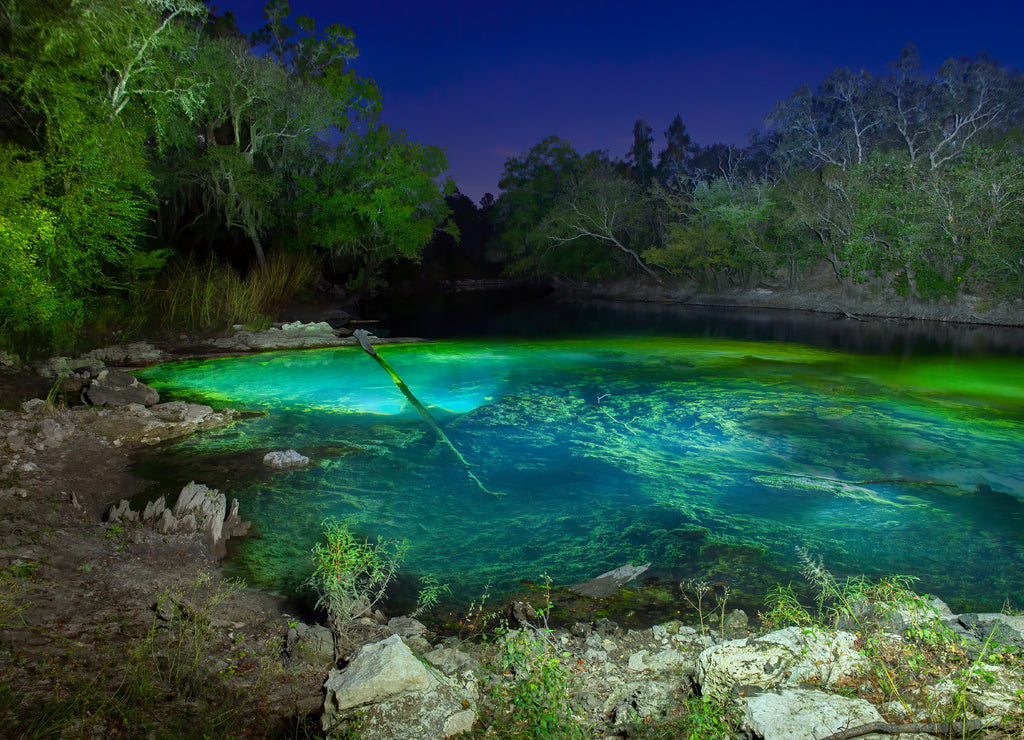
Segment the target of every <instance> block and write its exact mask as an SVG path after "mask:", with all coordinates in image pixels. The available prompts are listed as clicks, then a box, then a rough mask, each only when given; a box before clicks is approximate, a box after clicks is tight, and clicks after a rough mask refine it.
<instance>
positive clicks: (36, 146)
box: [0, 0, 448, 342]
mask: <svg viewBox="0 0 1024 740" xmlns="http://www.w3.org/2000/svg"><path fill="white" fill-rule="evenodd" d="M263 20H264V25H263V26H262V27H261V28H260V29H258V30H257V31H256V32H254V33H253V34H252V35H251V36H250V37H246V36H245V35H243V34H242V33H240V32H239V31H238V29H237V28H236V26H235V23H234V19H233V18H232V17H231V16H230V14H227V15H225V16H216V15H215V14H214V13H213V11H211V10H210V9H209V8H207V6H205V5H203V4H202V3H199V2H197V1H196V0H117V2H114V0H78V1H76V2H74V3H58V2H54V1H53V0H32V1H31V2H29V1H28V0H9V1H8V2H6V3H5V4H4V6H3V9H2V10H0V96H2V98H0V181H2V182H3V184H4V188H3V194H2V196H0V233H2V234H3V239H2V241H0V270H3V271H4V275H3V277H4V278H5V279H4V280H3V282H2V284H0V317H2V318H0V338H2V337H9V336H11V335H14V334H23V335H33V336H36V337H37V338H39V339H42V340H44V341H50V342H57V341H58V340H59V339H60V338H63V339H64V340H65V341H66V340H68V338H69V337H70V336H71V335H73V333H74V331H75V327H77V326H78V325H79V324H80V323H81V321H82V318H83V312H84V310H85V304H86V302H87V301H88V300H89V299H90V296H93V295H96V294H97V293H99V292H104V291H106V292H109V291H111V290H117V289H118V286H125V285H129V284H137V283H138V281H139V280H140V279H142V277H143V274H144V273H146V272H147V271H148V272H149V273H152V272H154V271H155V270H157V269H159V268H160V266H161V264H162V263H163V261H164V260H165V259H166V258H167V257H168V256H169V255H171V254H174V253H188V252H190V251H194V250H199V251H200V252H201V253H213V254H220V255H222V256H223V257H225V258H230V259H232V261H233V262H234V263H235V264H236V265H237V266H238V267H239V268H240V269H242V270H248V269H250V268H253V269H259V268H260V267H262V266H263V265H264V264H265V263H266V255H267V252H268V250H300V251H305V252H316V253H322V254H339V253H344V254H345V255H347V257H348V258H349V260H350V265H351V268H352V269H353V270H354V271H359V270H362V271H363V273H364V274H368V272H369V271H372V270H373V269H376V268H378V267H379V266H380V265H381V264H382V263H384V262H386V261H388V260H392V259H415V258H417V256H418V254H419V252H420V250H421V249H422V247H423V246H424V245H425V244H426V243H427V242H428V241H429V240H430V237H431V235H432V233H433V231H434V229H435V228H437V227H439V226H440V225H442V224H443V223H444V221H445V219H446V218H447V215H448V210H447V206H446V204H445V200H444V195H445V192H444V188H443V187H442V185H441V184H439V183H438V182H437V178H438V177H439V175H440V174H441V173H442V172H443V171H444V170H445V169H446V166H447V165H446V161H445V157H444V153H443V152H442V151H441V150H440V149H439V148H437V147H431V146H426V145H422V144H419V143H416V142H412V141H409V140H408V139H407V137H406V136H405V134H404V133H403V132H401V131H398V130H394V129H391V128H389V127H387V126H385V125H383V124H382V123H381V122H380V120H379V114H380V110H381V102H380V93H379V91H378V89H377V86H376V85H375V83H374V82H373V81H372V80H369V79H366V78H363V77H361V76H359V75H358V74H357V73H356V72H355V71H354V69H353V67H352V61H353V60H354V59H355V58H356V57H357V54H358V50H357V48H356V46H355V45H354V35H353V33H352V31H351V30H350V29H348V28H345V27H343V26H341V25H337V24H334V25H328V26H325V27H322V28H320V27H318V26H317V24H316V22H315V21H314V20H313V19H311V18H308V17H306V16H301V15H299V16H293V14H292V11H291V8H290V7H289V5H288V3H287V2H286V1H285V0H271V2H269V3H268V4H267V5H266V7H265V8H264V13H263ZM250 263H251V264H250Z"/></svg>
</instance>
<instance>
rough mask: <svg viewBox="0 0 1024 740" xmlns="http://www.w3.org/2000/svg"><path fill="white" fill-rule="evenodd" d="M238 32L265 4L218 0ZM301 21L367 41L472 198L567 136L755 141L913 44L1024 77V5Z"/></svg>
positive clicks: (624, 8) (666, 9) (439, 7)
mask: <svg viewBox="0 0 1024 740" xmlns="http://www.w3.org/2000/svg"><path fill="white" fill-rule="evenodd" d="M215 1H216V5H217V7H218V9H219V10H220V11H226V10H231V11H233V12H234V13H235V17H236V19H237V21H238V25H239V27H240V28H241V29H242V30H243V31H249V30H252V29H253V28H255V27H256V26H258V25H260V14H261V11H262V7H263V3H262V1H256V0H215ZM291 7H292V9H293V11H294V12H295V13H296V14H305V15H309V16H311V17H312V18H314V19H315V20H316V21H317V26H318V27H322V26H324V25H327V24H329V23H341V24H344V25H346V26H348V27H350V28H351V29H352V30H353V31H354V32H355V34H356V44H357V46H358V47H359V50H360V55H359V58H358V59H357V60H356V61H355V65H354V66H355V68H356V70H357V71H358V72H359V73H361V74H363V75H367V76H369V77H372V78H373V79H375V80H376V81H377V83H378V84H379V86H380V87H381V90H382V92H383V96H384V112H383V116H382V118H383V119H384V121H385V122H387V123H388V124H390V125H392V126H394V127H396V128H402V129H405V131H406V132H407V133H408V134H409V136H410V138H412V139H414V140H417V141H421V142H423V143H426V144H436V145H440V146H442V147H444V149H445V151H446V152H447V154H448V162H449V173H448V174H449V175H451V176H452V177H454V178H455V180H456V183H457V184H458V186H459V188H460V189H461V190H462V192H464V193H465V194H466V195H468V196H469V197H471V198H472V199H473V200H478V199H479V198H480V197H481V196H482V195H483V194H484V193H485V192H491V193H493V194H494V195H496V196H497V195H498V179H499V178H500V176H501V172H502V168H503V166H504V163H505V160H506V159H507V158H508V157H510V156H515V155H518V154H522V153H523V152H525V151H526V150H528V149H529V148H530V147H531V146H533V145H534V144H536V143H537V142H539V141H540V140H541V139H543V138H544V137H546V136H549V135H551V134H556V135H558V136H560V137H562V138H564V139H567V140H568V141H570V142H571V143H572V144H573V146H574V147H575V148H576V150H577V151H579V152H580V153H585V152H588V151H591V150H593V149H602V150H607V151H608V153H609V154H610V155H611V156H612V157H625V155H626V152H627V151H628V149H629V147H630V145H631V144H632V140H633V138H632V130H633V123H634V122H635V121H636V119H637V118H638V117H641V116H643V117H644V118H646V119H647V120H648V122H649V123H650V124H651V126H652V127H653V129H654V135H655V153H657V152H658V151H660V150H661V149H662V148H663V147H664V138H663V134H664V131H665V130H666V129H667V128H668V126H669V124H670V123H671V121H672V119H673V118H674V117H675V115H676V114H677V113H678V114H679V115H681V116H682V119H683V122H684V123H685V124H686V127H687V130H688V131H689V132H690V134H691V136H692V137H693V139H694V141H696V142H697V143H699V144H711V143H714V142H717V141H722V142H725V143H730V144H739V145H743V144H746V142H747V134H748V132H750V131H751V130H752V129H760V128H761V127H762V121H763V118H764V116H765V115H766V114H767V113H768V112H769V111H770V110H771V109H772V107H773V106H774V105H775V103H776V102H777V101H778V100H781V99H785V98H788V97H789V96H790V95H791V94H792V92H793V91H794V90H795V89H796V88H797V87H799V86H800V85H801V84H810V85H816V84H817V83H819V82H821V81H822V80H823V79H824V78H825V77H826V76H827V75H828V74H829V73H830V72H831V71H832V70H834V69H836V68H837V67H849V68H850V69H851V70H853V71H859V70H861V69H865V70H867V71H868V72H871V73H872V74H875V75H884V74H885V73H886V70H887V64H888V62H889V61H891V60H893V59H895V58H896V57H897V56H898V55H899V52H900V50H901V49H902V48H903V47H904V46H905V45H906V44H907V43H908V42H912V43H914V44H916V45H917V47H918V50H919V51H920V54H921V60H922V63H923V66H924V68H925V70H926V71H929V72H933V71H934V70H935V68H937V67H938V65H939V64H940V63H941V62H942V61H944V60H945V59H948V58H949V57H954V56H973V55H974V54H975V53H977V52H979V51H982V52H987V53H989V54H990V55H991V56H992V57H994V58H995V59H997V60H998V61H999V62H1000V63H1002V64H1003V65H1005V66H1009V67H1016V68H1018V69H1024V2H1022V1H1021V0H1006V1H1002V0H998V1H992V2H989V1H986V0H976V1H974V2H956V3H954V2H946V1H945V0H930V1H927V2H924V1H919V0H914V1H913V2H904V1H903V0H888V1H887V2H880V1H879V0H861V1H860V2H847V3H837V2H834V0H817V2H789V3H786V2H768V1H767V0H765V2H758V3H747V2H728V1H724V2H722V1H718V2H715V1H712V2H704V3H693V2H686V1H685V0H677V1H676V2H660V1H659V2H645V1H644V0H634V1H633V2H602V1H601V0H590V1H589V2H568V1H567V0H546V1H541V2H538V1H536V0H529V1H527V2H522V1H516V0H512V1H509V0H500V1H499V2H497V3H489V2H486V0H472V1H456V0H452V1H449V2H445V1H443V0H438V1H437V2H391V1H389V0H362V1H361V2H356V3H351V4H349V3H341V2H337V0H291Z"/></svg>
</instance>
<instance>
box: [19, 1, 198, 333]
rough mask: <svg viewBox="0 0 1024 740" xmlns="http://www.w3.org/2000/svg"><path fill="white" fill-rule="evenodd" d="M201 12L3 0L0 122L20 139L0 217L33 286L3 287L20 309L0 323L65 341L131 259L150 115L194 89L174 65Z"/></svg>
mask: <svg viewBox="0 0 1024 740" xmlns="http://www.w3.org/2000/svg"><path fill="white" fill-rule="evenodd" d="M200 12H205V8H203V6H202V5H200V4H198V3H195V2H191V1H190V0H129V1H128V2H127V3H124V2H116V3H115V2H113V1H112V0H83V1H82V2H79V3H73V4H71V5H67V4H60V3H55V2H46V1H44V2H39V3H21V2H18V1H17V0H11V2H9V3H7V4H6V5H5V7H4V15H3V20H4V23H3V27H4V33H5V37H6V38H5V41H6V43H5V45H4V48H3V51H2V52H0V90H2V92H3V94H4V95H5V97H6V100H7V103H8V104H7V105H6V106H5V107H4V112H5V115H6V116H7V117H6V118H5V120H4V121H3V128H4V130H5V131H9V132H11V137H12V138H14V139H17V140H18V141H20V142H21V144H20V145H13V144H10V143H5V144H4V145H3V147H4V154H3V157H2V160H3V161H2V167H3V170H4V171H3V173H2V175H0V177H3V179H4V180H5V182H6V187H5V190H9V192H10V197H8V198H5V199H4V200H3V203H2V205H0V208H2V209H3V210H2V211H0V219H2V220H3V221H4V223H5V226H6V227H7V228H9V229H10V230H11V232H10V233H12V234H14V233H17V236H16V238H15V241H13V242H12V244H10V245H8V246H9V247H10V248H11V249H13V250H15V251H16V252H17V257H16V258H15V259H14V262H13V263H12V265H14V264H17V268H14V269H16V271H17V272H18V273H19V274H20V275H21V276H22V278H23V279H25V280H26V281H27V282H26V285H31V286H32V288H31V289H30V290H29V291H28V292H26V293H24V294H23V295H21V296H19V297H17V298H14V297H10V296H9V299H10V300H13V301H14V302H15V303H16V304H17V305H18V306H20V308H17V309H14V311H15V314H17V315H20V318H17V319H15V320H14V321H13V323H12V322H9V323H8V324H7V327H8V329H9V330H13V331H17V332H20V333H23V334H35V335H37V336H44V337H45V338H47V340H48V341H50V342H51V343H56V344H60V343H63V342H65V341H69V340H70V337H71V336H72V333H73V331H74V329H75V328H76V327H77V325H78V324H79V323H80V322H81V318H82V312H83V305H84V300H85V298H86V297H87V296H89V295H90V294H91V293H93V292H95V291H96V290H97V289H99V288H104V287H112V285H113V277H114V276H115V275H116V272H117V270H118V269H120V268H121V267H123V266H128V265H130V264H132V263H133V262H138V260H136V259H135V258H136V256H137V255H138V254H139V252H140V242H141V239H140V237H141V236H142V234H143V233H144V231H145V227H146V222H147V211H148V206H149V202H150V199H151V197H152V192H153V191H152V177H151V174H150V170H149V165H148V160H147V148H148V147H147V140H148V139H150V138H154V139H159V134H160V131H159V128H158V127H155V126H153V125H151V124H152V121H153V120H154V119H153V113H154V111H157V110H164V109H165V108H166V106H167V105H169V104H171V103H173V104H174V105H179V104H183V102H182V101H185V102H187V101H189V100H191V96H192V95H193V94H194V92H195V88H194V86H191V85H189V84H187V83H181V84H172V82H171V80H170V78H171V76H172V75H171V74H170V72H171V70H172V69H173V68H174V65H175V64H176V63H177V60H178V59H179V58H180V57H182V56H187V55H188V54H189V51H190V43H191V40H192V38H193V37H192V36H191V35H190V34H189V32H188V29H187V27H186V26H185V25H184V24H183V23H182V19H183V18H185V17H194V16H196V15H197V14H198V13H200ZM169 101H171V102H169ZM12 257H13V255H12ZM33 276H34V277H33ZM40 276H45V277H44V278H43V277H40ZM33 304H34V305H35V309H31V306H32V305H33ZM11 305H13V304H11ZM30 310H31V313H32V315H33V318H32V319H31V320H29V319H27V318H26V311H30Z"/></svg>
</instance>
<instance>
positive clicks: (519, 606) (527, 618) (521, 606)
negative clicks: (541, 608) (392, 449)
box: [507, 601, 539, 624]
mask: <svg viewBox="0 0 1024 740" xmlns="http://www.w3.org/2000/svg"><path fill="white" fill-rule="evenodd" d="M507 612H508V616H509V618H510V619H513V620H515V622H516V623H519V624H521V623H523V622H528V623H533V622H535V621H536V620H537V619H538V616H539V615H538V614H537V610H536V609H534V608H533V606H532V605H531V604H530V603H529V602H528V601H513V602H512V603H511V604H509V606H508V609H507Z"/></svg>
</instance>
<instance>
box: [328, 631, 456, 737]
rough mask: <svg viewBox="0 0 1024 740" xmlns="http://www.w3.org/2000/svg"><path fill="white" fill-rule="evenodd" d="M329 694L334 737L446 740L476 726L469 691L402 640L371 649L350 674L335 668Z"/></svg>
mask: <svg viewBox="0 0 1024 740" xmlns="http://www.w3.org/2000/svg"><path fill="white" fill-rule="evenodd" d="M324 689H325V690H326V693H327V696H326V698H325V699H324V713H323V717H322V718H321V723H322V727H323V730H324V732H326V733H328V735H332V734H342V733H346V732H355V733H357V734H358V736H359V737H360V738H363V740H387V739H390V738H398V737H401V738H404V739H405V740H442V738H446V737H451V736H453V735H457V734H459V733H462V732H466V731H468V730H469V729H470V728H471V727H472V726H473V723H474V722H475V721H476V712H475V711H474V708H473V699H472V697H471V696H470V695H469V694H468V692H466V691H465V690H464V689H462V688H460V687H457V686H456V685H455V684H454V683H453V682H452V681H450V680H449V679H447V678H446V677H445V676H443V675H441V674H440V673H439V672H438V671H437V670H436V669H434V668H431V667H428V666H426V665H424V664H423V663H422V662H421V661H420V660H419V659H417V658H416V656H415V655H413V654H412V651H411V650H409V647H408V646H407V645H406V644H405V643H404V642H403V641H402V638H401V636H400V635H392V636H391V637H389V638H387V639H386V640H382V641H381V642H378V643H374V644H372V645H366V646H365V647H363V649H362V650H360V651H359V654H358V655H356V657H355V658H354V659H353V660H352V662H351V663H349V664H348V666H347V667H346V668H345V669H344V670H337V669H332V670H331V672H330V675H329V676H328V678H327V683H325V684H324Z"/></svg>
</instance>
